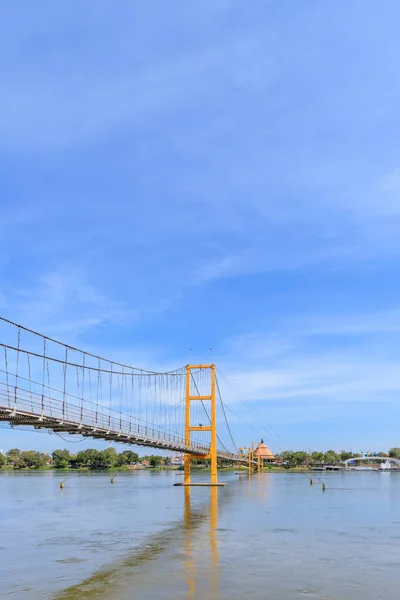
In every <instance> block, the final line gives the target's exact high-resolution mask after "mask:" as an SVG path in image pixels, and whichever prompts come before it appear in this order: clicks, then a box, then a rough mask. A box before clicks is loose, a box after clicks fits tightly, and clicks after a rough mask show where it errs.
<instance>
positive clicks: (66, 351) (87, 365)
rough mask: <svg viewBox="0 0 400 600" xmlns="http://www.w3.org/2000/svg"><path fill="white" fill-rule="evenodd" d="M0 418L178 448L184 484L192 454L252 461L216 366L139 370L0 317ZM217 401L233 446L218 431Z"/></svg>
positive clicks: (215, 459) (213, 472)
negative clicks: (233, 423)
mask: <svg viewBox="0 0 400 600" xmlns="http://www.w3.org/2000/svg"><path fill="white" fill-rule="evenodd" d="M0 340H1V341H0V349H1V350H2V352H1V353H0V421H5V422H8V423H10V424H11V425H12V426H31V427H33V428H35V429H47V430H50V431H53V432H56V433H58V434H61V433H66V434H71V435H80V436H84V437H90V438H95V439H102V440H107V441H113V442H119V443H124V444H133V445H138V446H147V447H151V448H158V449H160V450H169V451H175V452H181V453H184V482H183V485H194V484H192V483H191V480H190V462H191V459H192V458H204V459H210V462H211V480H210V484H211V485H219V484H218V480H217V463H218V459H220V460H225V461H232V462H234V463H242V464H247V465H248V467H249V469H250V470H251V469H252V467H253V466H254V465H257V466H258V469H260V459H258V460H256V459H255V456H254V453H253V452H252V451H251V450H250V448H246V451H245V452H243V451H239V449H238V448H237V447H236V444H235V441H234V439H233V437H232V433H231V430H230V426H229V423H228V419H227V416H226V411H225V406H224V403H223V401H222V397H221V394H220V388H219V384H218V379H217V376H216V371H215V366H214V365H212V364H207V365H203V364H200V365H187V366H185V367H182V368H180V369H176V370H173V371H167V372H155V371H148V370H144V369H138V368H135V367H131V366H128V365H126V364H122V363H119V362H115V361H112V360H109V359H105V358H103V357H100V356H97V355H95V354H92V353H90V352H85V351H83V350H79V349H78V348H74V347H72V346H70V345H67V344H64V343H62V342H60V341H58V340H55V339H52V338H50V337H48V336H46V335H43V334H40V333H37V332H36V331H32V330H30V329H28V328H26V327H23V326H22V325H18V324H17V323H14V322H12V321H9V320H8V319H5V318H3V317H0ZM217 404H219V406H220V407H221V409H222V410H221V413H222V417H223V423H224V425H225V426H226V431H227V433H228V435H229V438H230V440H231V442H232V444H233V450H232V451H231V450H230V449H228V448H227V447H226V446H225V445H224V443H223V442H222V441H221V437H220V435H219V434H218V432H217Z"/></svg>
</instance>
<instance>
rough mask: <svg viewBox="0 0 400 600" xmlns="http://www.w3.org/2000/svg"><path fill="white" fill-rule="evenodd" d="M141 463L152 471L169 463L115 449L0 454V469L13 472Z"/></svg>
mask: <svg viewBox="0 0 400 600" xmlns="http://www.w3.org/2000/svg"><path fill="white" fill-rule="evenodd" d="M142 461H147V463H148V465H149V466H151V467H159V466H160V465H161V464H162V463H165V462H168V461H169V459H168V458H165V457H162V456H158V455H151V456H143V457H141V458H139V455H138V454H137V453H136V452H133V451H132V450H124V451H123V452H120V453H118V452H117V451H116V450H115V448H106V449H105V450H96V449H94V448H88V449H86V450H80V451H79V452H77V453H76V454H71V453H70V451H69V450H66V449H64V450H61V449H58V450H54V452H52V453H51V455H50V454H47V453H45V452H37V451H35V450H24V451H22V450H20V449H19V448H13V449H11V450H9V451H8V452H6V453H5V454H2V453H1V452H0V467H2V466H3V467H12V468H14V469H26V468H32V469H40V468H43V467H46V466H48V467H53V468H55V469H67V468H70V469H111V468H115V467H124V466H128V465H134V464H137V463H139V462H142Z"/></svg>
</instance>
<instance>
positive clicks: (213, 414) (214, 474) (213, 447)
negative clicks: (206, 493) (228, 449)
mask: <svg viewBox="0 0 400 600" xmlns="http://www.w3.org/2000/svg"><path fill="white" fill-rule="evenodd" d="M192 369H195V370H210V372H211V384H210V387H211V389H210V394H209V395H206V396H202V395H200V394H196V395H194V394H193V393H192V391H191V377H192V373H191V371H192ZM193 401H201V402H204V401H209V402H210V403H211V411H210V417H209V418H210V425H209V426H204V427H203V426H199V427H197V426H192V425H191V422H190V406H191V402H193ZM193 430H194V431H199V430H201V431H209V432H210V436H211V439H210V452H209V454H207V455H206V456H205V457H204V458H209V459H210V461H211V477H210V483H197V484H196V483H192V482H191V479H190V461H191V458H192V454H190V453H186V454H185V455H184V461H183V484H178V485H201V486H204V485H211V486H217V485H218V486H219V485H225V484H224V483H218V461H217V399H216V381H215V365H188V366H187V367H186V403H185V444H186V446H190V445H191V432H192V431H193ZM175 485H176V484H175Z"/></svg>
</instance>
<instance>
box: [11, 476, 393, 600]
mask: <svg viewBox="0 0 400 600" xmlns="http://www.w3.org/2000/svg"><path fill="white" fill-rule="evenodd" d="M63 477H65V475H61V473H56V472H51V471H47V472H37V473H34V472H29V473H19V472H9V471H7V472H4V471H3V472H1V473H0V582H1V591H0V597H1V598H10V599H12V600H14V599H15V600H16V599H19V598H24V599H26V600H36V599H39V598H54V599H58V600H71V599H75V598H76V599H83V600H84V599H91V600H95V599H98V600H100V599H107V600H109V599H112V600H128V599H129V600H131V599H134V600H150V599H151V600H153V599H155V598H156V599H157V598H160V599H162V600H164V599H166V600H168V599H174V600H176V599H178V600H179V599H181V598H182V599H185V598H191V599H199V600H200V599H201V600H207V599H210V600H211V599H212V600H214V599H216V600H217V599H218V600H225V599H226V600H228V599H229V600H236V599H237V600H242V599H244V598H248V599H251V600H265V599H267V600H296V599H299V600H301V599H305V598H307V599H317V600H396V599H397V598H398V597H399V595H400V592H399V585H400V473H371V472H364V473H363V472H352V473H335V474H331V475H326V476H324V479H325V481H326V486H327V489H326V492H325V493H323V492H322V489H321V486H320V485H313V486H310V485H309V482H308V479H307V478H306V477H305V476H303V475H301V474H295V473H263V474H260V475H254V476H252V477H251V478H249V477H248V476H247V475H240V476H238V475H235V474H234V473H229V474H226V475H221V477H220V479H221V481H224V482H225V483H226V484H227V485H226V486H225V487H223V488H218V489H217V488H200V487H199V488H191V489H190V491H189V490H188V489H187V488H186V489H184V488H181V487H173V483H175V482H177V481H179V480H180V479H181V475H180V473H179V472H168V471H159V472H149V471H145V472H143V471H142V472H134V473H120V474H118V475H117V477H116V478H115V483H114V485H111V483H110V475H109V474H105V473H93V474H87V473H85V474H80V473H76V474H75V473H73V474H71V475H67V479H66V482H65V487H64V489H60V487H59V483H60V481H61V479H62V478H63ZM206 479H207V476H206V475H203V476H194V477H193V480H197V481H202V480H206Z"/></svg>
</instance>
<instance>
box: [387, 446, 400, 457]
mask: <svg viewBox="0 0 400 600" xmlns="http://www.w3.org/2000/svg"><path fill="white" fill-rule="evenodd" d="M389 456H390V457H391V458H398V459H400V448H390V450H389Z"/></svg>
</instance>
